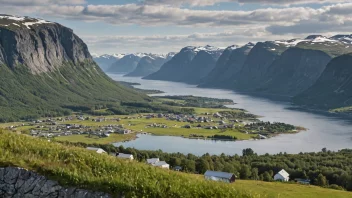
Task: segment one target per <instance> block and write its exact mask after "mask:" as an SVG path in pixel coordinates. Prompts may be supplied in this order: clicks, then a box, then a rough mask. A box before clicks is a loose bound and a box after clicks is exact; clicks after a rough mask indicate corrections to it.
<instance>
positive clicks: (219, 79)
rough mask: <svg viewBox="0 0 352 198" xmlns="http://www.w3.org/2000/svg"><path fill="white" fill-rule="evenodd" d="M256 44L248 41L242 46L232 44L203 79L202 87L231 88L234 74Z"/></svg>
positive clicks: (240, 67)
mask: <svg viewBox="0 0 352 198" xmlns="http://www.w3.org/2000/svg"><path fill="white" fill-rule="evenodd" d="M254 45H255V44H253V43H248V44H246V45H244V46H242V47H239V48H238V47H236V46H230V47H228V48H226V50H225V51H224V52H223V53H222V55H221V57H220V58H219V59H218V61H217V63H216V66H215V68H214V69H213V70H212V71H211V72H210V73H209V74H208V76H207V77H205V78H204V79H202V81H201V84H200V85H199V86H200V87H218V88H231V87H228V85H231V82H232V76H235V75H236V74H237V73H238V72H239V71H240V70H241V69H242V66H243V64H244V62H245V61H246V59H247V56H248V53H249V52H250V51H251V49H252V48H253V47H254Z"/></svg>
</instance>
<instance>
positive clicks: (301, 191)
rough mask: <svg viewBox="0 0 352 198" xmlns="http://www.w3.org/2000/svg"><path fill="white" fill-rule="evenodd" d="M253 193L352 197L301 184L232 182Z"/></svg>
mask: <svg viewBox="0 0 352 198" xmlns="http://www.w3.org/2000/svg"><path fill="white" fill-rule="evenodd" d="M232 185H233V186H235V188H239V189H242V190H245V191H247V192H251V193H260V194H265V195H266V196H267V197H268V198H312V197H313V198H314V197H317V198H351V197H352V192H346V191H340V190H333V189H327V188H321V187H318V186H313V185H310V186H307V185H300V184H289V183H278V182H263V181H251V180H237V181H236V182H235V183H233V184H232Z"/></svg>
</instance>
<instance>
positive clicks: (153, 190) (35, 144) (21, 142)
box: [0, 132, 259, 197]
mask: <svg viewBox="0 0 352 198" xmlns="http://www.w3.org/2000/svg"><path fill="white" fill-rule="evenodd" d="M8 165H11V166H19V167H23V168H27V169H30V170H34V171H37V172H38V173H40V174H43V175H45V176H47V177H48V178H50V179H54V180H57V181H59V183H60V184H61V185H65V186H67V185H68V186H77V187H81V188H84V189H92V190H96V191H103V192H108V193H111V194H113V195H119V194H120V193H121V192H123V194H125V195H126V197H142V196H143V197H259V196H256V195H255V194H249V193H245V192H240V190H237V189H236V188H233V187H232V186H230V185H226V184H222V183H213V182H206V181H204V180H202V179H194V178H193V177H192V176H190V175H187V174H183V173H177V172H173V171H166V170H161V169H158V168H155V167H151V166H148V165H145V164H141V163H137V162H127V161H123V160H119V159H116V158H115V157H112V156H108V155H99V154H96V153H94V152H91V151H87V150H85V149H81V148H75V147H68V146H63V145H60V144H57V143H50V142H46V141H44V140H39V139H35V138H31V137H27V136H24V135H16V134H10V133H7V132H0V166H8Z"/></svg>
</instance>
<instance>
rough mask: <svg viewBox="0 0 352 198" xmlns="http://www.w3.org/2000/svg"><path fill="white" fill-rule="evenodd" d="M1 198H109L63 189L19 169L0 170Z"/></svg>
mask: <svg viewBox="0 0 352 198" xmlns="http://www.w3.org/2000/svg"><path fill="white" fill-rule="evenodd" d="M0 178H1V179H0V197H1V198H7V197H8V198H38V197H39V198H110V197H111V195H109V194H106V193H102V192H92V191H89V190H83V189H76V188H63V187H62V186H60V185H59V184H58V182H56V181H52V180H48V179H46V178H45V177H44V176H41V175H38V174H36V173H34V172H31V171H28V170H25V169H21V168H13V167H8V168H0Z"/></svg>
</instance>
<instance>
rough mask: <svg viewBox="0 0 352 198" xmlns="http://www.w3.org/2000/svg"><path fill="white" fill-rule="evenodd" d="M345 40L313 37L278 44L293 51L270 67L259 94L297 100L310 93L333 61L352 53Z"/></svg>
mask: <svg viewBox="0 0 352 198" xmlns="http://www.w3.org/2000/svg"><path fill="white" fill-rule="evenodd" d="M344 38H346V37H345V36H334V37H331V38H327V37H324V36H321V35H311V36H308V37H307V38H305V39H304V40H295V41H294V42H287V41H276V42H279V43H282V44H285V45H287V46H288V47H290V48H289V49H288V50H286V51H285V52H284V53H283V54H282V55H281V56H280V58H278V59H277V60H276V61H274V63H273V64H272V65H271V66H270V67H269V69H268V71H267V74H266V78H265V79H264V80H263V81H262V83H261V86H260V88H259V89H258V91H261V92H265V93H270V94H279V95H285V96H295V95H297V94H299V93H301V92H302V91H304V90H306V89H308V88H309V87H310V86H312V85H313V84H314V83H315V82H316V80H317V79H318V78H319V77H320V75H321V74H322V72H323V71H324V70H325V68H326V65H327V64H328V63H329V62H330V60H331V59H332V58H333V57H336V56H339V55H342V54H345V53H349V52H352V45H351V44H350V43H347V42H344ZM291 41H293V40H291Z"/></svg>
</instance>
